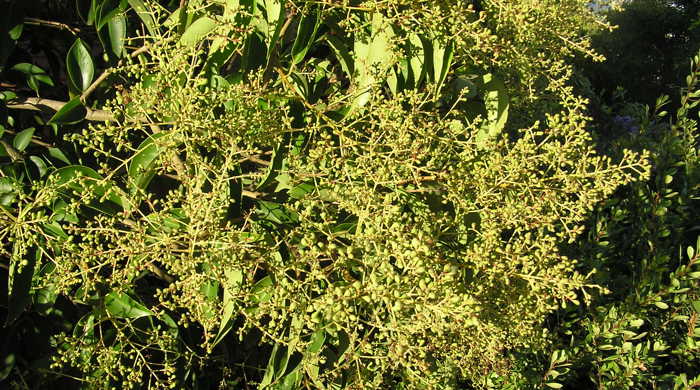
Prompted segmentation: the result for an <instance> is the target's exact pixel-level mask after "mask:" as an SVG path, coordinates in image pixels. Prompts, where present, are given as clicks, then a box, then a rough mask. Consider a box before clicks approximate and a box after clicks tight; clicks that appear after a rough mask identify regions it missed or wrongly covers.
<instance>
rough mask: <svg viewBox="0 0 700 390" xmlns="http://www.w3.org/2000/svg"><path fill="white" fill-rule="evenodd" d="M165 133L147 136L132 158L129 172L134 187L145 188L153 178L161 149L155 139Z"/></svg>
mask: <svg viewBox="0 0 700 390" xmlns="http://www.w3.org/2000/svg"><path fill="white" fill-rule="evenodd" d="M165 134H166V133H157V134H154V135H152V136H150V137H148V138H146V140H145V141H143V142H142V143H141V145H140V146H139V148H138V150H137V152H136V154H135V155H134V157H133V158H132V159H131V162H130V163H129V169H128V170H127V173H128V175H129V179H131V182H132V189H134V190H135V189H142V190H144V189H146V187H148V184H149V183H150V182H151V180H152V179H153V176H154V175H155V172H156V167H157V165H158V164H157V163H158V156H159V155H160V149H159V148H158V145H157V142H155V141H156V140H157V139H159V138H161V137H163V136H164V135H165Z"/></svg>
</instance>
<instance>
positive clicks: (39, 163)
mask: <svg viewBox="0 0 700 390" xmlns="http://www.w3.org/2000/svg"><path fill="white" fill-rule="evenodd" d="M29 159H30V160H31V161H32V162H33V163H34V165H36V168H37V169H38V170H39V177H44V175H46V173H47V172H48V168H47V166H46V163H45V162H44V160H42V159H41V158H40V157H38V156H29Z"/></svg>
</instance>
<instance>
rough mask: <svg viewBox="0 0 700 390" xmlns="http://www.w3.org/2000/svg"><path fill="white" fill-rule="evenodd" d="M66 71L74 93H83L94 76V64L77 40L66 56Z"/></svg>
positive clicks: (88, 53)
mask: <svg viewBox="0 0 700 390" xmlns="http://www.w3.org/2000/svg"><path fill="white" fill-rule="evenodd" d="M66 70H67V72H68V79H69V81H70V83H71V85H72V87H73V88H74V89H75V90H76V91H81V92H82V91H84V90H85V89H87V87H89V86H90V83H92V80H93V78H94V76H95V64H94V63H93V61H92V56H91V55H90V50H89V49H88V47H87V46H86V45H85V43H83V41H82V40H81V39H80V38H78V39H76V40H75V43H73V46H71V48H70V49H68V54H67V55H66Z"/></svg>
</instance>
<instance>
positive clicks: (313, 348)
mask: <svg viewBox="0 0 700 390" xmlns="http://www.w3.org/2000/svg"><path fill="white" fill-rule="evenodd" d="M325 342H326V331H324V330H323V329H319V330H317V331H315V332H314V334H313V335H311V340H310V341H309V345H308V346H307V347H306V351H307V352H308V353H310V354H317V353H318V352H319V351H321V348H322V347H323V344H324V343H325Z"/></svg>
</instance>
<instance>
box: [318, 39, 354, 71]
mask: <svg viewBox="0 0 700 390" xmlns="http://www.w3.org/2000/svg"><path fill="white" fill-rule="evenodd" d="M325 40H326V42H327V43H328V46H330V47H331V49H333V52H334V53H335V56H336V58H337V60H338V63H339V64H340V68H341V69H342V70H343V72H345V74H346V75H347V76H348V78H352V77H353V75H354V74H355V62H354V60H353V58H352V56H351V55H350V50H349V49H348V47H347V45H346V44H345V42H343V41H342V40H341V39H340V38H339V37H337V36H335V35H328V34H327V35H326V36H325Z"/></svg>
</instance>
